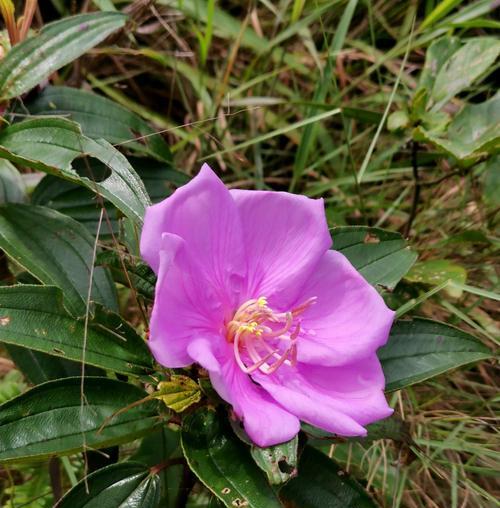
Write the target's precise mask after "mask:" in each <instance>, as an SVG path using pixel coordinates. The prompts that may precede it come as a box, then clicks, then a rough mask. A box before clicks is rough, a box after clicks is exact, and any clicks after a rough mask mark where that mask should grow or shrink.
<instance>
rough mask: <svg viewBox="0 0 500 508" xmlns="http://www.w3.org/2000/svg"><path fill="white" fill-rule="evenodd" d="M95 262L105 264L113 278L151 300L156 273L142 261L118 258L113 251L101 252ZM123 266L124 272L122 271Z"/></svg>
mask: <svg viewBox="0 0 500 508" xmlns="http://www.w3.org/2000/svg"><path fill="white" fill-rule="evenodd" d="M97 263H98V264H101V265H103V266H105V267H106V268H108V269H109V270H110V272H111V275H112V277H113V280H115V281H116V282H119V283H120V284H123V285H124V286H126V287H130V288H131V289H133V290H134V291H136V292H137V293H138V294H140V295H142V296H144V297H145V298H148V299H149V300H152V299H153V297H154V294H155V285H156V279H157V277H156V274H155V273H154V272H153V270H151V268H150V267H149V266H148V265H147V264H146V263H143V262H142V261H135V260H134V261H131V260H130V259H129V258H128V257H125V258H124V257H123V256H122V258H120V256H119V255H118V254H117V253H116V252H113V251H106V252H101V254H100V255H99V256H98V258H97ZM124 267H125V270H126V273H124Z"/></svg>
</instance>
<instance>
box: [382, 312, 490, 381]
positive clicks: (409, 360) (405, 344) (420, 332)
mask: <svg viewBox="0 0 500 508" xmlns="http://www.w3.org/2000/svg"><path fill="white" fill-rule="evenodd" d="M377 355H378V357H379V359H380V362H381V363H382V368H383V370H384V375H385V382H386V385H385V388H386V390H389V391H390V390H399V389H401V388H404V387H405V386H409V385H413V384H415V383H420V382H422V381H425V380H426V379H429V378H431V377H434V376H438V375H439V374H443V373H444V372H447V371H449V370H452V369H456V368H457V367H460V366H462V365H466V364H468V363H472V362H477V361H479V360H486V359H488V358H490V357H491V351H490V350H489V349H488V348H487V347H486V346H485V345H484V344H482V343H481V342H480V341H479V340H478V339H476V338H475V337H473V336H472V335H469V334H468V333H466V332H463V331H462V330H459V329H458V328H454V327H452V326H449V325H447V324H445V323H440V322H438V321H431V320H429V319H421V318H415V319H413V320H411V321H403V320H401V321H396V322H395V323H394V325H393V327H392V329H391V333H390V336H389V340H388V342H387V344H386V345H385V346H383V347H382V348H380V349H379V350H378V352H377Z"/></svg>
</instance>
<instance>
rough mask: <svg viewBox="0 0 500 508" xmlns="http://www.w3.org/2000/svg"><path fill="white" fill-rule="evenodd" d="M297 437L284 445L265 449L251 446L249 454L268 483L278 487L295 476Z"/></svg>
mask: <svg viewBox="0 0 500 508" xmlns="http://www.w3.org/2000/svg"><path fill="white" fill-rule="evenodd" d="M298 444H299V438H298V436H295V437H294V438H293V439H291V440H290V441H287V442H286V443H281V444H278V445H275V446H268V447H267V448H260V447H259V446H256V445H252V447H251V449H250V453H251V454H252V457H253V460H255V463H256V464H257V465H258V466H259V467H260V468H261V469H262V471H264V473H266V476H267V479H268V480H269V483H271V484H272V485H279V484H281V483H285V482H286V481H288V480H289V479H290V478H293V477H294V476H297V460H298V456H297V447H298Z"/></svg>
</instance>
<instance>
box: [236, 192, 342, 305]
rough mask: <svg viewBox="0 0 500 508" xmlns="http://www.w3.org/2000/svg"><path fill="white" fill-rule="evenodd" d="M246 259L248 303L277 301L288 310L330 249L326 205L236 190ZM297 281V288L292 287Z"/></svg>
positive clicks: (291, 197) (271, 193)
mask: <svg viewBox="0 0 500 508" xmlns="http://www.w3.org/2000/svg"><path fill="white" fill-rule="evenodd" d="M231 195H232V196H233V198H234V200H235V202H236V205H237V207H238V211H239V214H240V217H241V221H242V227H243V232H244V242H245V249H246V254H247V259H248V298H255V297H257V296H266V297H268V298H271V297H272V295H273V294H276V295H279V304H280V305H282V306H283V307H286V306H287V305H288V304H289V303H290V302H292V301H293V300H294V299H295V298H297V296H298V295H297V294H296V292H295V293H294V292H293V291H291V290H289V289H288V288H289V287H291V286H292V287H293V288H294V289H298V288H299V287H300V286H301V285H302V283H303V282H304V281H305V280H306V279H307V278H308V276H309V274H310V271H311V270H312V268H313V267H314V266H315V265H316V263H317V262H318V260H319V259H320V258H321V256H322V255H323V254H324V252H325V251H326V250H327V249H328V248H329V246H330V245H331V243H332V241H331V237H330V234H329V232H328V226H327V223H326V219H325V211H324V206H323V200H313V199H309V198H306V197H304V196H297V195H294V194H289V193H285V192H267V191H245V190H232V191H231ZM292 281H293V283H294V284H293V285H291V282H292Z"/></svg>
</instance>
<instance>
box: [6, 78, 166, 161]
mask: <svg viewBox="0 0 500 508" xmlns="http://www.w3.org/2000/svg"><path fill="white" fill-rule="evenodd" d="M26 110H28V111H29V113H30V114H31V115H35V116H40V115H50V116H64V117H66V118H69V119H70V120H73V121H74V122H76V123H78V124H79V125H80V127H81V128H82V132H83V134H84V135H85V136H88V137H89V138H92V139H100V138H102V139H105V140H106V141H108V142H109V143H111V144H112V145H121V147H122V148H125V149H127V150H132V151H134V152H139V153H143V154H147V155H150V156H153V157H155V158H157V159H160V160H163V161H167V162H171V161H172V154H171V153H170V150H169V148H168V145H167V144H166V143H165V141H164V139H163V138H162V137H161V134H156V135H155V131H154V130H153V129H152V128H151V127H150V126H149V125H148V124H147V123H146V122H145V121H144V120H143V119H142V118H141V117H139V116H138V115H136V114H135V113H132V112H131V111H129V110H128V109H126V108H124V107H123V106H121V105H120V104H117V103H116V102H113V101H112V100H110V99H107V98H106V97H102V96H100V95H97V94H94V93H91V92H87V91H85V90H78V89H76V88H69V87H65V86H48V87H47V88H45V89H44V90H43V91H42V92H41V93H40V94H39V95H37V96H36V97H35V98H34V99H33V100H32V101H30V102H28V103H27V104H25V105H23V109H22V110H21V109H19V108H18V109H17V110H16V111H17V112H22V111H24V112H25V111H26ZM134 139H137V141H134Z"/></svg>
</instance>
